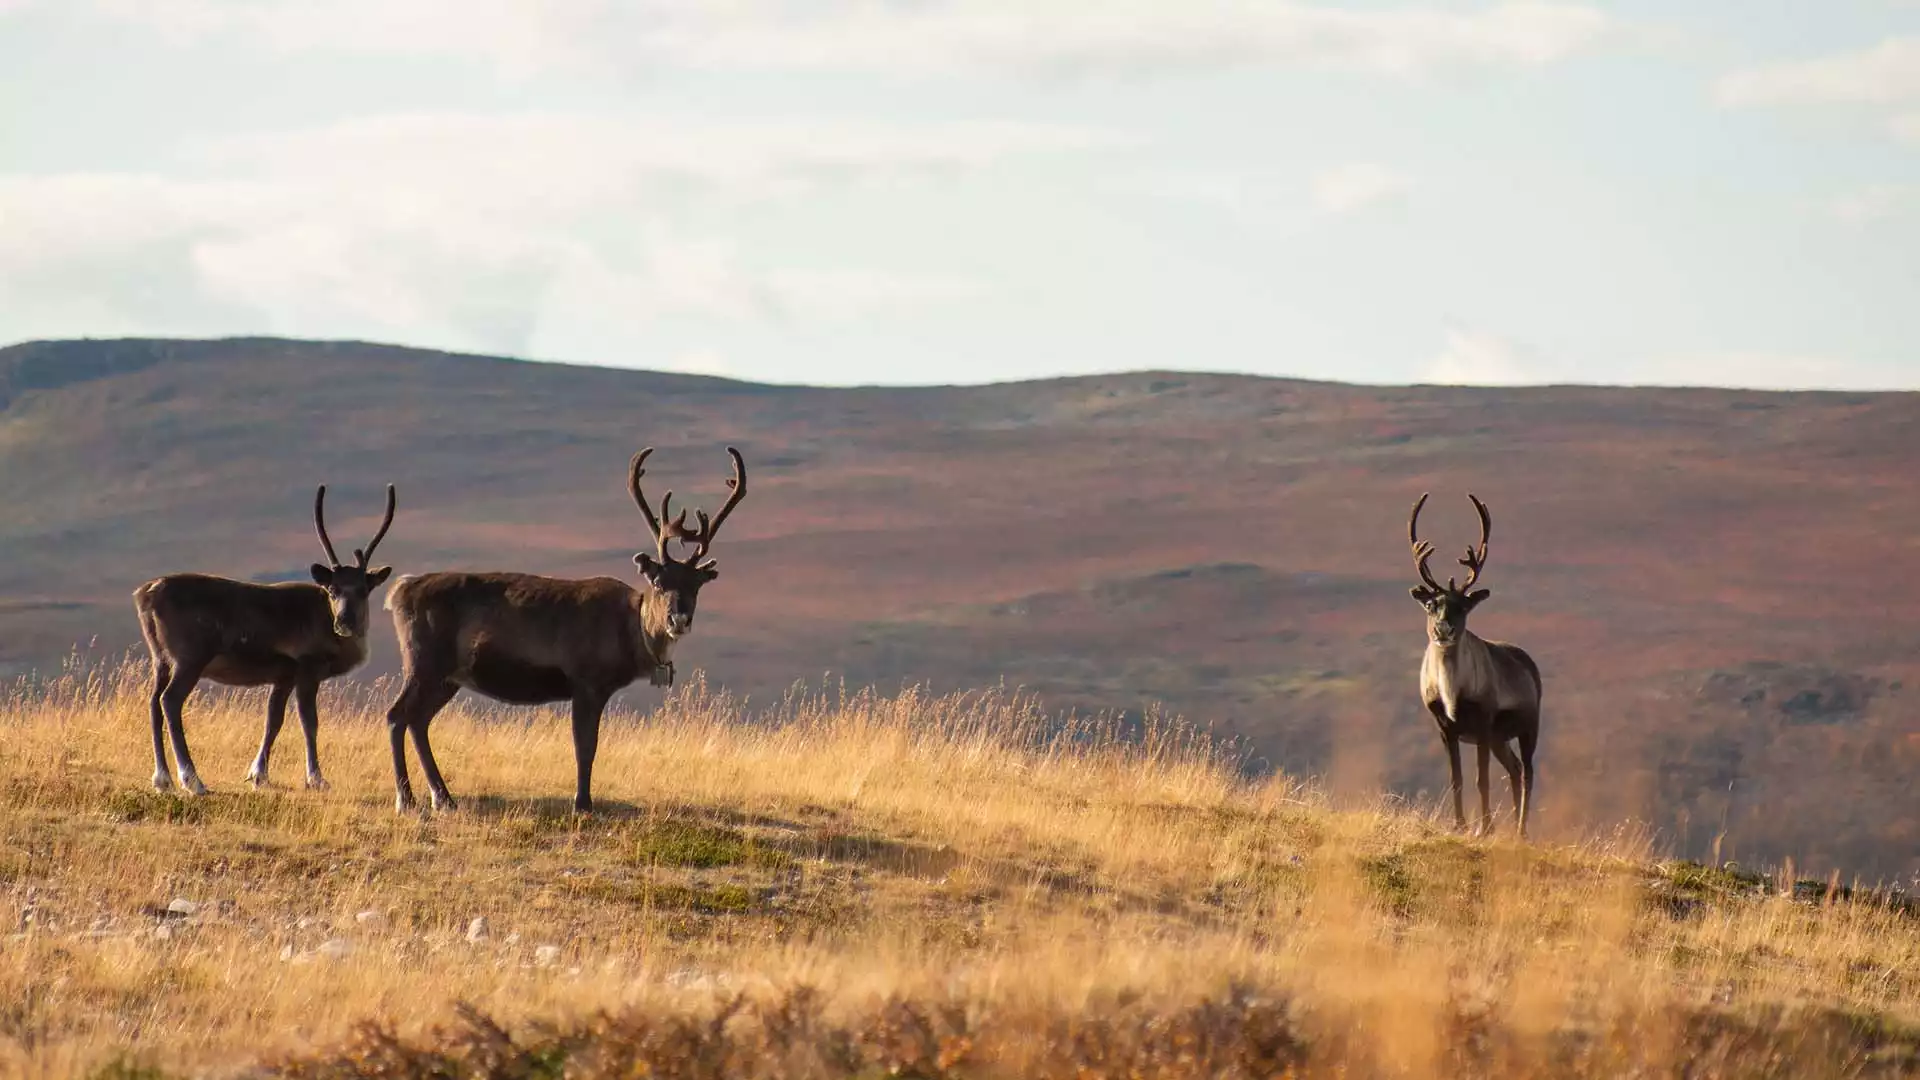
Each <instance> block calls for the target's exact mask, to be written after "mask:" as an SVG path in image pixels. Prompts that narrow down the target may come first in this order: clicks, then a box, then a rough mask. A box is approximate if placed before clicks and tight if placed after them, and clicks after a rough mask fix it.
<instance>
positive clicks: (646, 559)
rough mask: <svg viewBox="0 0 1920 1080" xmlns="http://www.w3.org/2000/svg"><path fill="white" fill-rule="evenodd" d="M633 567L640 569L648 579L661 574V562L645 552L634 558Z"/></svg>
mask: <svg viewBox="0 0 1920 1080" xmlns="http://www.w3.org/2000/svg"><path fill="white" fill-rule="evenodd" d="M633 565H635V566H637V567H639V568H640V572H641V573H642V574H644V575H646V576H647V577H648V578H652V577H653V575H655V574H657V573H659V572H660V560H658V559H656V558H654V557H653V556H651V555H649V554H647V553H646V552H644V551H642V552H640V553H639V554H637V555H635V556H634V557H633Z"/></svg>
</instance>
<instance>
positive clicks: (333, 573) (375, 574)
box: [313, 484, 393, 638]
mask: <svg viewBox="0 0 1920 1080" xmlns="http://www.w3.org/2000/svg"><path fill="white" fill-rule="evenodd" d="M326 504H327V485H325V484H321V485H320V490H319V491H317V492H315V493H314V496H313V527H314V528H315V529H317V530H319V532H320V546H321V547H323V548H325V549H326V550H327V562H326V564H325V565H322V564H320V563H314V564H313V581H314V584H316V585H318V586H320V587H321V588H323V589H325V590H327V604H328V606H330V607H332V608H333V632H334V633H335V634H336V635H338V636H340V637H343V638H354V637H365V636H366V633H367V601H368V598H369V597H371V596H372V595H373V590H375V589H377V588H379V587H380V586H381V584H382V583H384V582H385V581H386V580H387V575H388V574H391V573H393V567H391V566H382V567H379V568H378V569H374V570H369V569H367V560H369V559H371V558H373V549H374V548H377V547H379V546H380V541H381V540H383V539H385V538H386V535H387V529H388V528H389V527H391V526H392V525H393V485H392V484H388V485H387V516H386V517H385V518H384V519H383V520H382V521H381V522H380V531H379V532H376V533H374V534H373V542H372V543H370V544H368V545H367V546H366V548H365V550H362V549H359V548H355V549H354V552H353V558H354V565H352V566H342V565H340V557H339V556H338V555H335V554H334V553H333V541H332V540H331V539H329V538H328V537H327V516H326Z"/></svg>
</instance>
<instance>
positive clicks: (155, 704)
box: [147, 653, 173, 791]
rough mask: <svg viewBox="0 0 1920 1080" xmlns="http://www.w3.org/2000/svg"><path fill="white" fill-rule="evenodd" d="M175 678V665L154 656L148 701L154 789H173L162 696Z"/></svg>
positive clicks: (156, 654)
mask: <svg viewBox="0 0 1920 1080" xmlns="http://www.w3.org/2000/svg"><path fill="white" fill-rule="evenodd" d="M172 680H173V665H171V664H169V663H167V662H166V661H165V660H162V659H161V658H160V655H159V654H158V653H155V654H154V657H153V698H152V699H151V700H150V701H149V702H148V703H147V705H148V711H149V712H151V713H152V714H153V789H154V790H155V791H171V790H172V789H173V776H172V774H170V773H168V772H167V737H166V729H167V714H166V711H165V710H164V709H162V708H161V706H160V696H161V695H162V694H164V693H166V692H167V683H169V682H171V681H172Z"/></svg>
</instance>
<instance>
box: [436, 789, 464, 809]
mask: <svg viewBox="0 0 1920 1080" xmlns="http://www.w3.org/2000/svg"><path fill="white" fill-rule="evenodd" d="M432 798H433V812H434V813H436V814H451V813H453V812H454V811H455V810H458V809H460V808H459V807H458V806H455V805H454V803H453V796H451V795H449V794H447V793H446V792H444V791H436V792H433V793H432Z"/></svg>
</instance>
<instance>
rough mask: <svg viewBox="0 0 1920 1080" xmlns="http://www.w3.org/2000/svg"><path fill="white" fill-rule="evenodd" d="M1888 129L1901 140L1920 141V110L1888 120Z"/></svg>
mask: <svg viewBox="0 0 1920 1080" xmlns="http://www.w3.org/2000/svg"><path fill="white" fill-rule="evenodd" d="M1887 130H1888V131H1890V132H1892V133H1893V137H1894V138H1896V139H1899V140H1900V141H1901V142H1909V143H1920V112H1914V113H1906V114H1904V115H1902V116H1896V117H1894V118H1893V119H1891V120H1889V121H1887Z"/></svg>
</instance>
